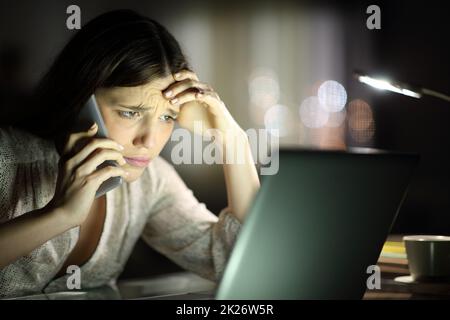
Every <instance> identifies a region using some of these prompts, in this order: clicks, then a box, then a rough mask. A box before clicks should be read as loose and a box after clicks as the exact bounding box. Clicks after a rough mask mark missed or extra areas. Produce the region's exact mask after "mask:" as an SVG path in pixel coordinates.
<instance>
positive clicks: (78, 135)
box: [63, 123, 98, 155]
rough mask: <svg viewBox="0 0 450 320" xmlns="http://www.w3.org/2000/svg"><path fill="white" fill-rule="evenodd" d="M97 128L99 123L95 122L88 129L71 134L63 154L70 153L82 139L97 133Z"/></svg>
mask: <svg viewBox="0 0 450 320" xmlns="http://www.w3.org/2000/svg"><path fill="white" fill-rule="evenodd" d="M97 130H98V125H97V123H94V125H93V126H92V127H91V128H89V129H88V130H87V131H82V132H75V133H72V134H70V135H69V138H68V139H67V142H66V145H65V146H64V150H63V155H67V154H69V153H70V152H71V151H72V149H73V147H74V146H75V144H76V143H77V142H78V141H79V140H80V139H82V138H86V137H91V136H93V135H95V134H96V132H97Z"/></svg>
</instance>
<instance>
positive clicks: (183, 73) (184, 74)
mask: <svg viewBox="0 0 450 320" xmlns="http://www.w3.org/2000/svg"><path fill="white" fill-rule="evenodd" d="M173 77H174V78H175V80H177V81H180V80H184V79H193V80H197V81H199V79H198V77H197V74H196V73H195V72H193V71H191V70H187V69H183V70H180V71H178V72H177V73H175V74H174V75H173Z"/></svg>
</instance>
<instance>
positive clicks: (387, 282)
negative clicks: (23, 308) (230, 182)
mask: <svg viewBox="0 0 450 320" xmlns="http://www.w3.org/2000/svg"><path fill="white" fill-rule="evenodd" d="M398 239H401V236H391V237H389V238H388V241H397V240H398ZM378 265H379V266H380V269H381V289H380V290H368V291H366V293H365V295H364V298H363V299H366V300H399V299H401V300H403V299H446V300H449V299H450V284H443V283H435V284H422V285H417V284H406V283H401V282H398V281H395V280H394V279H395V278H396V277H399V276H405V275H408V274H409V271H408V265H407V260H406V259H403V260H397V261H396V260H395V259H394V260H389V259H381V258H380V260H379V261H378ZM215 289H216V284H215V283H214V282H212V281H209V280H206V279H203V278H201V277H199V276H197V275H195V274H193V273H191V272H176V273H169V274H165V275H161V276H156V277H151V278H147V279H135V280H122V281H119V282H118V283H117V285H114V286H104V287H100V288H95V289H89V290H83V291H79V292H77V291H67V292H59V293H51V294H39V295H32V296H28V297H21V298H17V299H25V300H29V299H33V300H35V299H38V300H40V299H41V300H42V299H43V300H56V299H58V300H60V299H63V300H80V299H83V300H84V299H100V300H106V299H108V300H109V299H112V300H115V299H140V298H143V297H152V299H211V298H213V292H214V291H215ZM188 293H191V294H189V295H187V294H188ZM192 293H196V294H194V295H193V294H192Z"/></svg>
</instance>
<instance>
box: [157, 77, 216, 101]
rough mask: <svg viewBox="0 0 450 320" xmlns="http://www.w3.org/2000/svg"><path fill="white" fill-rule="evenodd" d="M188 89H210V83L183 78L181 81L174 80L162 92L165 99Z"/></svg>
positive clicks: (174, 96)
mask: <svg viewBox="0 0 450 320" xmlns="http://www.w3.org/2000/svg"><path fill="white" fill-rule="evenodd" d="M189 89H192V90H196V91H209V90H212V88H211V87H210V85H209V84H207V83H203V82H199V81H197V80H193V79H185V80H183V81H181V82H176V83H174V84H173V85H171V86H170V87H169V88H168V89H167V90H165V91H164V92H163V94H164V96H165V97H166V98H167V99H174V98H177V96H178V95H179V94H181V93H183V92H184V91H186V90H189Z"/></svg>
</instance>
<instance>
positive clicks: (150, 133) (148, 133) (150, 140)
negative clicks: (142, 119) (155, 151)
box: [139, 127, 157, 150]
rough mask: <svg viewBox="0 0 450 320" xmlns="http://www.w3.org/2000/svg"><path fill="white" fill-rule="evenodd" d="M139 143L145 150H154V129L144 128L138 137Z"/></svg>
mask: <svg viewBox="0 0 450 320" xmlns="http://www.w3.org/2000/svg"><path fill="white" fill-rule="evenodd" d="M139 140H140V143H141V144H142V145H143V146H144V147H145V148H147V149H149V150H150V149H151V148H154V147H155V146H156V140H157V132H156V130H154V128H152V127H149V128H146V129H145V131H143V132H142V134H141V136H140V137H139Z"/></svg>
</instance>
